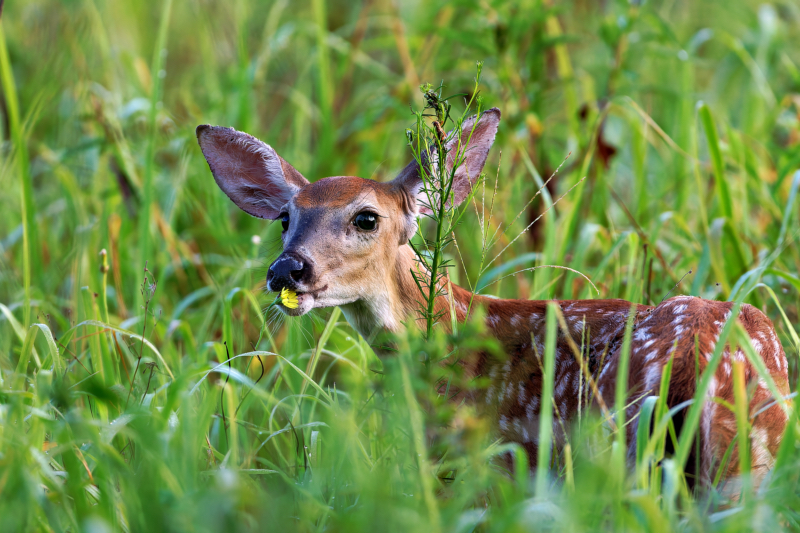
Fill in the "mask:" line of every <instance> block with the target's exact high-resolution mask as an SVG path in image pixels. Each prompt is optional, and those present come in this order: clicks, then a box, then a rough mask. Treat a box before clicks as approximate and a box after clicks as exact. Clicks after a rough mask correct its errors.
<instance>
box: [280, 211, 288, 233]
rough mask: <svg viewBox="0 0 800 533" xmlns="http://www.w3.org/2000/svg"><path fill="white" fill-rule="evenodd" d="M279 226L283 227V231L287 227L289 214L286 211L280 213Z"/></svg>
mask: <svg viewBox="0 0 800 533" xmlns="http://www.w3.org/2000/svg"><path fill="white" fill-rule="evenodd" d="M281 227H282V228H283V231H286V230H287V229H289V215H287V214H286V213H284V214H282V215H281Z"/></svg>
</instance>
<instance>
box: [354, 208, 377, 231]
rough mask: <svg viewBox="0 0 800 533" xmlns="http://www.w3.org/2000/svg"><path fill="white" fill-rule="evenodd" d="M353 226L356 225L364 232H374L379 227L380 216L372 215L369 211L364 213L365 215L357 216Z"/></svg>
mask: <svg viewBox="0 0 800 533" xmlns="http://www.w3.org/2000/svg"><path fill="white" fill-rule="evenodd" d="M353 224H355V225H356V227H357V228H358V229H362V230H364V231H373V230H374V229H375V228H376V227H378V215H376V214H375V213H370V212H369V211H364V212H363V213H359V214H357V215H356V218H355V220H353Z"/></svg>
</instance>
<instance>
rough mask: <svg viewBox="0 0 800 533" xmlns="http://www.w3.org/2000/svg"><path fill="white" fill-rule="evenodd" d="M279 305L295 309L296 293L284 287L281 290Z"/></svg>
mask: <svg viewBox="0 0 800 533" xmlns="http://www.w3.org/2000/svg"><path fill="white" fill-rule="evenodd" d="M281 303H282V304H283V305H284V306H286V307H288V308H289V309H297V305H298V304H297V293H296V292H294V291H293V290H291V289H287V288H286V287H284V288H283V289H281Z"/></svg>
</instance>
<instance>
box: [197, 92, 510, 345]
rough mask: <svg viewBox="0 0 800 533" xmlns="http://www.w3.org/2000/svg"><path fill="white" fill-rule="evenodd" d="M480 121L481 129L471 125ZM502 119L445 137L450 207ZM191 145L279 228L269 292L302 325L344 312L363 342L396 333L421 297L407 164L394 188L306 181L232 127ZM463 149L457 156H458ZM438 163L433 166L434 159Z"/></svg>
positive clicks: (416, 207)
mask: <svg viewBox="0 0 800 533" xmlns="http://www.w3.org/2000/svg"><path fill="white" fill-rule="evenodd" d="M476 120H477V124H476V123H475V122H476ZM499 122H500V111H499V110H498V109H496V108H494V109H489V110H488V111H486V112H484V113H482V114H481V116H480V117H477V116H475V117H472V118H470V119H467V120H466V121H464V124H463V126H462V130H461V136H460V139H459V138H457V135H456V134H455V132H450V134H449V135H448V137H447V144H446V146H447V147H448V158H447V165H448V168H449V169H452V167H453V165H454V159H455V155H456V153H460V154H461V155H462V158H460V159H461V160H459V163H460V164H458V165H456V167H457V168H456V172H455V178H454V180H455V181H454V187H453V188H454V199H455V202H456V203H459V202H461V201H463V200H464V198H466V197H467V196H468V195H469V192H470V190H471V189H472V185H473V184H474V183H475V181H476V180H477V178H478V176H479V175H480V173H481V170H482V169H483V166H484V163H485V162H486V157H487V155H488V152H489V149H490V148H491V146H492V143H493V142H494V137H495V134H496V133H497V126H498V124H499ZM197 139H198V142H199V143H200V148H201V149H202V151H203V155H204V156H205V158H206V161H208V165H209V167H210V168H211V173H212V174H213V175H214V179H215V180H216V182H217V185H219V187H220V188H221V189H222V190H223V191H224V192H225V194H227V195H228V197H229V198H230V199H231V200H233V202H234V203H235V204H236V205H238V206H239V207H240V208H241V209H242V210H243V211H245V212H247V213H249V214H250V215H252V216H255V217H259V218H266V219H271V220H280V222H281V225H282V227H283V233H282V235H281V239H282V241H283V253H282V254H281V255H280V256H279V257H278V258H277V259H276V260H275V261H274V262H273V263H272V265H271V266H270V267H269V271H268V273H267V285H266V286H267V289H268V290H270V291H276V292H277V291H280V290H281V289H283V288H289V289H291V290H294V291H295V292H297V298H298V307H297V308H296V309H289V308H287V307H285V306H283V305H279V308H280V309H281V311H283V312H284V313H286V314H288V315H294V316H299V315H303V314H305V313H307V312H309V311H310V310H311V309H314V308H319V307H331V306H341V307H342V309H343V311H344V312H345V317H346V318H347V319H348V321H350V323H351V324H352V325H353V326H355V327H356V329H358V330H359V332H361V333H362V334H365V333H368V332H369V331H371V330H373V329H374V328H375V327H383V328H388V329H391V330H395V329H397V328H399V327H400V325H401V323H402V322H403V320H404V319H405V317H406V315H407V314H408V312H409V311H410V309H411V308H413V306H414V305H415V303H414V302H415V301H416V297H417V295H416V294H415V293H416V292H418V289H417V288H416V286H415V285H414V282H413V279H412V278H411V276H410V269H411V268H413V267H414V261H413V252H412V251H411V249H410V248H409V247H408V245H407V242H408V240H409V238H411V236H412V235H413V234H414V233H415V232H416V230H417V216H419V215H420V214H425V213H426V211H427V207H425V203H426V202H425V201H423V199H422V196H423V193H422V185H423V182H422V178H421V176H420V169H419V166H418V164H417V162H416V161H412V162H411V163H410V164H409V165H408V166H406V168H405V169H403V170H402V171H401V172H400V174H399V175H398V176H397V177H396V178H395V179H394V180H392V181H390V182H387V183H380V182H377V181H374V180H369V179H363V178H358V177H353V176H334V177H328V178H322V179H320V180H318V181H315V182H314V183H310V182H309V181H308V180H306V179H305V178H304V177H303V176H302V175H301V174H300V173H299V172H298V171H297V170H295V169H294V168H293V167H292V166H291V165H290V164H289V163H287V162H286V161H285V160H283V159H282V158H281V157H280V156H279V155H278V154H277V153H276V152H275V150H273V149H272V147H270V146H269V145H267V144H265V143H263V142H261V141H260V140H258V139H256V138H255V137H252V136H250V135H248V134H246V133H243V132H239V131H236V130H234V129H232V128H224V127H220V126H207V125H202V126H198V127H197ZM459 146H460V149H457V148H458V147H459ZM431 159H435V158H431Z"/></svg>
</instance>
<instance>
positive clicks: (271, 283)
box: [197, 109, 788, 482]
mask: <svg viewBox="0 0 800 533" xmlns="http://www.w3.org/2000/svg"><path fill="white" fill-rule="evenodd" d="M475 120H478V123H477V124H475ZM499 122H500V111H499V110H497V109H490V110H488V111H486V112H484V113H483V114H482V115H481V116H480V118H479V119H478V118H477V117H472V118H471V119H468V120H467V121H466V122H465V123H464V125H463V132H464V133H463V134H462V139H461V142H462V143H463V144H467V140H468V139H469V143H468V146H466V151H465V153H466V159H465V161H464V163H463V165H461V166H459V167H458V169H457V170H456V173H455V184H454V191H455V201H456V202H457V203H460V202H461V201H463V200H464V198H466V197H467V196H468V194H469V192H470V189H471V187H472V184H473V183H474V181H475V180H474V178H475V177H476V176H478V175H480V172H481V170H482V169H483V165H484V163H485V162H486V157H487V154H488V152H489V149H490V148H491V146H492V143H493V142H494V138H495V134H496V132H497V127H498V124H499ZM468 132H472V135H471V137H468V136H467V134H468ZM197 138H198V141H199V143H200V147H201V149H202V151H203V154H204V155H205V158H206V160H207V161H208V165H209V167H210V168H211V172H212V174H213V175H214V179H215V180H216V182H217V184H218V185H219V187H220V188H221V189H222V190H223V191H224V192H225V193H226V194H227V195H228V196H229V197H230V199H231V200H233V202H234V203H236V205H238V206H239V207H240V208H241V209H243V210H244V211H246V212H247V213H249V214H251V215H253V216H256V217H260V218H266V219H271V220H280V221H281V224H282V225H283V235H282V239H283V253H282V254H281V255H280V256H279V257H278V258H277V259H276V260H275V262H274V263H272V265H271V266H270V268H269V273H268V274H267V288H268V290H270V291H280V290H281V289H283V288H290V289H292V290H294V291H296V292H297V298H298V306H297V308H296V309H289V308H286V307H284V306H280V307H281V310H282V311H283V312H284V313H286V314H288V315H294V316H298V315H303V314H305V313H307V312H309V311H310V310H311V309H314V308H320V307H330V306H339V307H341V309H342V311H343V312H344V315H345V317H346V318H347V321H348V322H349V323H350V324H351V325H352V326H353V327H354V328H355V329H356V330H357V331H358V332H359V333H360V334H361V335H362V336H364V337H365V338H369V337H370V336H371V335H372V334H373V333H374V332H375V331H377V330H389V331H396V330H398V329H399V328H401V327H402V326H403V324H405V323H407V322H409V318H412V317H414V316H415V313H417V312H418V292H419V289H418V287H417V286H416V284H415V282H414V279H413V277H412V274H411V270H412V269H413V268H415V257H414V253H413V251H412V250H411V248H410V247H409V245H408V244H407V243H408V239H409V238H410V237H411V236H412V235H414V233H415V231H416V229H417V216H418V215H420V214H421V213H422V212H423V211H424V209H426V208H425V207H424V202H422V200H421V197H420V195H421V188H422V180H421V177H420V169H419V168H418V166H417V163H416V162H412V163H411V164H409V165H408V166H407V167H406V168H405V169H404V170H403V171H402V172H401V173H400V175H399V176H397V178H395V179H394V180H393V181H390V182H388V183H379V182H376V181H372V180H368V179H362V178H357V177H351V176H336V177H329V178H323V179H320V180H318V181H316V182H314V183H309V182H308V181H307V180H306V179H305V178H304V177H303V176H302V175H301V174H300V173H299V172H298V171H297V170H295V169H294V168H293V167H292V166H291V165H290V164H289V163H287V162H286V161H284V160H283V159H282V158H281V157H280V156H278V154H277V153H275V151H274V150H273V149H272V148H271V147H270V146H268V145H267V144H265V143H263V142H261V141H259V140H258V139H256V138H254V137H252V136H250V135H248V134H246V133H242V132H239V131H236V130H233V129H231V128H224V127H212V126H205V125H204V126H199V127H198V128H197ZM457 141H458V139H456V138H455V135H454V134H453V133H451V134H450V136H449V137H448V141H447V142H448V146H451V147H452V146H454V144H455V143H456V142H457ZM451 164H452V163H451ZM469 176H472V177H473V179H472V181H470V178H469ZM451 296H452V298H453V300H454V301H455V310H456V315H457V318H458V320H460V321H463V320H465V319H466V314H467V312H468V305H469V303H470V299H472V305H473V306H481V307H482V308H483V309H484V311H485V314H486V323H487V325H488V328H489V330H490V331H491V332H492V333H493V334H494V335H495V336H496V337H497V339H498V340H499V341H500V342H501V344H502V345H503V346H504V348H505V351H506V352H507V355H508V357H507V359H506V360H504V361H498V360H495V359H493V358H490V357H488V356H486V355H485V354H474V355H472V356H470V357H469V359H468V361H467V363H466V364H467V370H468V372H469V374H470V375H471V376H474V377H477V376H488V377H489V378H490V379H489V380H488V381H489V385H488V386H487V387H485V388H484V389H482V390H479V391H476V392H475V393H473V394H471V397H472V398H473V400H474V401H475V402H476V403H478V404H481V405H482V406H483V407H484V409H483V410H484V411H485V412H486V413H487V415H488V416H490V417H492V418H493V420H494V422H495V423H496V428H497V431H498V432H499V434H500V435H501V436H502V437H503V438H505V439H506V440H508V441H513V442H518V443H520V444H521V445H522V446H523V447H524V448H525V449H526V450H527V451H528V454H529V456H530V459H531V464H533V465H535V461H536V450H537V439H538V435H539V408H540V404H541V402H540V399H541V391H542V371H541V369H540V365H539V359H538V358H537V355H536V354H543V353H544V329H545V328H544V325H545V311H546V307H547V304H548V302H547V301H530V300H500V299H495V298H487V297H485V296H480V295H473V294H472V293H470V292H469V291H467V290H465V289H463V288H461V287H458V286H456V285H453V286H452V295H451ZM440 299H441V301H440V302H439V305H441V306H442V307H443V308H444V307H449V304H448V301H447V298H446V297H444V296H442V297H440ZM557 303H558V305H559V307H560V309H561V313H562V314H563V317H564V319H565V323H566V325H567V329H568V330H569V331H568V335H567V334H561V335H559V340H558V345H557V347H556V354H555V392H554V397H553V403H554V407H555V408H556V409H557V413H558V416H560V418H561V419H562V421H563V422H564V424H565V425H566V424H568V421H569V420H570V419H571V418H572V417H574V416H575V415H576V414H577V412H578V402H579V396H581V395H579V392H578V389H579V387H580V386H581V385H580V383H582V380H581V379H580V378H579V375H580V373H581V365H580V364H579V362H578V361H576V358H575V356H574V355H573V351H572V350H571V349H570V347H569V345H568V344H569V341H571V340H574V341H575V342H576V343H577V344H578V345H580V344H581V342H582V339H585V340H584V341H583V342H584V343H585V345H586V349H585V353H586V354H587V355H588V362H589V364H588V367H589V370H590V371H591V373H592V374H593V376H594V378H595V380H596V383H597V387H598V390H599V395H600V397H601V398H603V399H604V401H605V403H606V404H608V405H613V403H614V402H613V398H614V391H615V378H616V375H617V365H618V362H619V353H620V350H621V345H622V341H623V337H624V332H625V325H626V321H627V319H628V315H629V313H630V311H631V309H632V306H631V303H629V302H627V301H624V300H573V301H558V302H557ZM731 308H732V303H730V302H718V301H709V300H703V299H701V298H695V297H691V296H678V297H675V298H671V299H669V300H667V301H665V302H663V303H661V304H660V305H658V306H657V307H652V306H647V305H639V306H638V307H637V308H636V311H635V313H636V316H635V317H634V318H633V333H632V339H631V350H630V371H629V380H628V391H629V392H628V398H629V402H630V405H631V407H630V408H629V409H628V416H627V419H629V420H630V419H631V418H633V417H634V415H635V414H636V411H637V410H638V409H639V408H640V406H641V400H640V399H641V398H643V397H644V396H646V395H647V394H652V393H655V394H657V392H658V388H659V383H660V380H661V375H662V369H663V367H664V365H665V364H666V363H667V361H668V360H669V358H670V356H671V355H672V354H673V353H674V363H673V370H672V377H671V385H670V389H669V398H668V403H669V405H670V406H674V405H677V404H679V403H681V402H683V401H685V400H689V399H691V398H692V396H693V395H694V393H695V390H696V389H695V387H696V383H697V377H696V376H697V375H698V374H700V375H701V374H702V372H703V371H704V369H705V367H706V364H707V361H708V358H709V357H710V356H711V354H712V353H713V351H714V347H715V343H716V342H717V340H718V339H719V333H720V330H721V328H722V326H723V324H724V323H725V321H726V320H727V318H728V317H729V316H730V311H731ZM738 319H739V321H740V322H741V324H742V325H743V326H744V328H745V329H746V331H747V333H748V334H749V336H750V338H751V339H752V340H751V343H752V347H753V349H754V350H755V352H756V353H757V354H758V355H759V356H760V357H761V358H762V360H763V362H764V364H765V365H766V368H767V369H768V371H769V373H770V374H771V375H772V378H773V380H774V381H775V383H776V384H777V386H778V388H779V390H780V392H781V393H782V394H784V395H785V394H787V393H788V377H787V375H788V365H787V361H786V356H785V354H784V351H783V348H782V347H781V344H780V342H779V341H778V337H777V335H776V334H775V330H774V328H773V326H772V323H771V322H770V320H769V319H768V318H767V317H766V316H764V315H763V314H762V313H761V312H760V311H758V310H757V309H755V308H754V307H752V306H749V305H743V306H742V307H741V311H740V313H739V317H738ZM412 322H413V320H412ZM568 336H569V337H572V339H568V338H567V337H568ZM696 350H697V353H698V354H699V357H698V363H699V368H696V364H695V353H696ZM734 361H740V362H741V363H742V364H743V365H744V368H745V377H746V379H747V380H748V382H750V381H751V380H752V385H753V393H752V398H751V401H750V412H751V415H752V416H754V418H753V421H752V424H753V431H752V436H751V442H752V445H751V446H752V447H751V453H752V464H753V468H754V469H755V470H757V471H760V472H761V473H763V472H766V471H767V470H768V469H769V468H770V467H771V466H772V464H773V457H774V456H775V453H776V451H777V447H778V444H779V442H780V439H781V435H782V434H783V430H784V427H785V425H786V420H787V418H786V415H785V413H784V411H783V410H782V409H781V408H780V407H779V406H778V405H773V406H772V407H768V408H766V409H764V407H765V405H769V403H768V402H769V401H770V400H771V398H772V395H771V394H770V392H769V391H768V389H767V387H766V385H765V383H764V382H763V380H759V379H758V374H757V372H756V370H755V369H754V368H753V367H752V366H751V364H750V363H749V362H748V360H747V359H746V358H745V356H744V354H743V352H742V351H741V349H737V350H735V351H734V352H733V353H731V351H730V349H729V347H726V348H725V352H724V353H723V359H722V363H721V364H720V365H719V366H718V369H717V371H716V374H715V375H714V379H713V380H712V382H711V386H710V388H709V390H708V394H707V397H708V400H709V401H707V402H706V404H705V407H704V408H703V411H702V414H701V417H700V428H699V430H698V438H699V440H700V457H699V458H696V459H697V460H698V461H699V463H700V471H699V472H698V473H697V474H698V475H699V476H700V478H701V479H702V480H704V481H706V482H708V480H709V479H713V476H714V470H715V469H717V468H718V467H719V465H720V464H721V459H722V457H723V455H724V454H725V452H726V450H727V449H728V446H729V445H730V443H731V441H732V439H733V438H734V436H735V434H736V431H737V429H736V418H735V415H734V413H733V412H732V411H731V410H729V409H728V408H726V407H723V406H722V404H720V403H715V402H713V401H711V399H712V398H714V397H719V398H721V399H723V400H725V401H727V402H729V404H734V403H735V401H734V391H733V378H732V371H731V369H732V362H734ZM583 383H584V384H585V380H584V381H583ZM586 396H588V395H586V394H583V397H584V398H585V397H586ZM594 401H598V398H596V397H595V398H594ZM759 410H760V412H758V411H759ZM554 420H556V418H554ZM637 420H638V419H637ZM555 425H556V426H559V424H558V423H556V424H555ZM628 427H629V430H628V440H627V442H628V443H630V444H629V446H630V447H631V448H630V449H635V448H633V447H634V446H635V434H636V433H635V427H636V424H635V422H634V423H632V424H629V425H628ZM553 433H554V435H555V436H556V440H557V441H558V440H559V439H561V438H563V432H562V431H561V429H560V428H559V427H555V428H554V431H553ZM689 462H693V461H689ZM727 465H729V466H728V467H727V468H726V472H725V473H727V474H733V473H736V471H737V468H738V461H737V460H736V453H735V452H734V454H733V457H732V458H731V460H729V461H728V462H727ZM756 474H758V472H756Z"/></svg>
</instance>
